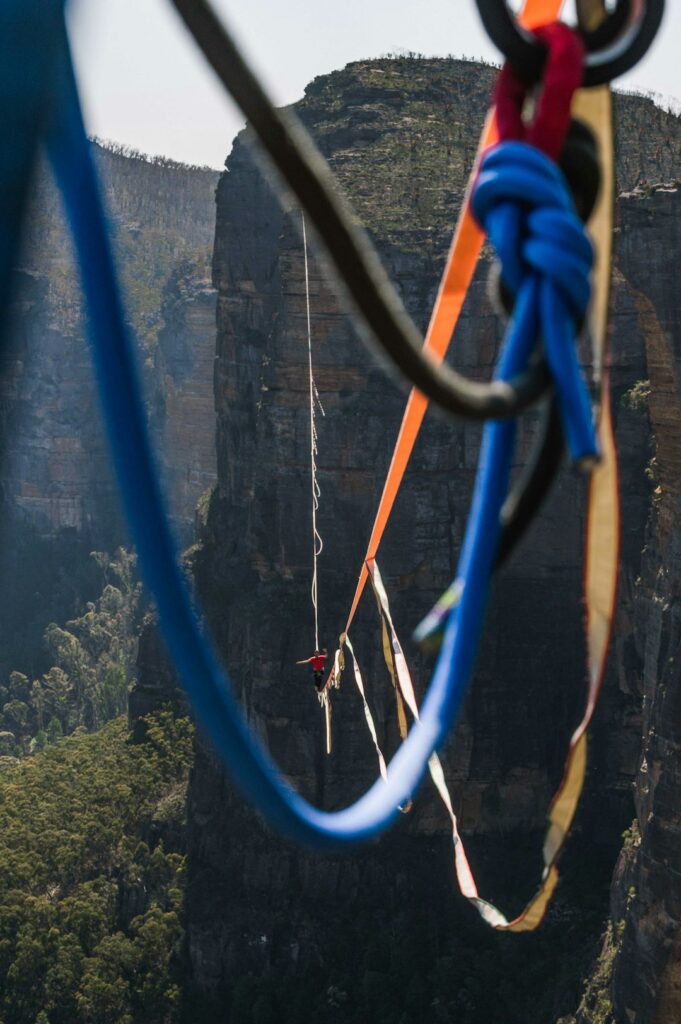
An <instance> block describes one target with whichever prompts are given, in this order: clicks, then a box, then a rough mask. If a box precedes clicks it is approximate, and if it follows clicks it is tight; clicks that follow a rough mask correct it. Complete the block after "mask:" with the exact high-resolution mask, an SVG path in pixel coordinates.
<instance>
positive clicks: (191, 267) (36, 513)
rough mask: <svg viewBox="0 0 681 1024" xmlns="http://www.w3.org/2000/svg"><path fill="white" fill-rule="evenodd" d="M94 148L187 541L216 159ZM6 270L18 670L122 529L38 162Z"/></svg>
mask: <svg viewBox="0 0 681 1024" xmlns="http://www.w3.org/2000/svg"><path fill="white" fill-rule="evenodd" d="M95 156H96V158H97V161H98V165H99V170H100V173H101V177H102V182H103V186H104V190H105V193H106V199H107V206H108V209H109V211H110V214H111V221H112V232H113V237H114V250H115V254H116V258H117V264H118V269H119V274H120V277H121V280H122V284H123V289H124V293H125V298H126V307H127V311H128V314H129V318H130V325H131V328H132V329H133V331H134V333H135V336H136V339H137V342H138V350H139V353H140V365H141V370H142V374H143V376H144V379H145V382H146V383H147V385H148V387H147V394H148V402H149V407H150V412H151V413H152V414H153V415H152V422H153V426H154V435H155V439H156V442H157V450H158V455H159V461H160V463H161V470H162V475H163V477H164V481H165V484H166V490H167V493H168V494H169V497H170V500H171V504H172V509H173V518H174V521H175V523H176V525H177V527H178V531H179V533H180V536H181V539H182V540H183V541H184V542H187V540H188V538H189V537H190V535H191V533H192V530H193V525H194V508H195V506H196V502H197V500H198V498H199V496H200V495H201V494H202V493H203V492H204V491H205V490H206V488H207V487H209V486H210V484H211V483H212V482H213V480H214V479H215V451H214V430H213V428H212V422H213V418H212V415H211V413H210V411H209V406H210V405H212V397H211V396H212V374H213V357H214V330H215V327H214V323H215V293H214V291H213V290H212V288H211V287H210V282H209V258H210V252H211V247H212V242H213V232H214V216H215V213H214V211H215V203H214V189H215V183H216V180H217V174H216V173H215V172H214V171H211V170H209V169H205V168H204V169H202V168H191V167H184V166H182V165H179V164H174V163H172V162H169V161H156V162H149V161H147V160H145V159H143V158H141V157H139V156H138V155H135V154H133V153H129V152H128V153H126V152H122V151H112V150H111V149H107V148H105V147H102V146H99V145H95ZM17 278H18V289H17V300H16V307H15V330H14V338H13V343H12V345H11V349H10V351H9V354H8V356H7V357H6V360H5V363H4V366H3V368H2V373H1V374H0V415H1V416H2V425H3V448H2V458H1V460H0V494H1V495H2V502H3V504H2V511H3V515H2V536H1V541H2V550H3V554H2V555H0V571H1V573H2V581H3V586H2V593H3V595H4V596H3V597H2V599H0V611H1V614H0V647H1V648H2V651H3V655H2V657H0V666H1V667H2V668H21V669H23V670H25V671H28V670H29V668H30V669H31V670H32V671H33V670H37V669H38V668H39V664H40V657H41V647H40V641H41V636H42V630H43V629H44V627H45V625H46V624H47V622H49V621H50V620H52V619H54V620H56V621H65V620H66V619H67V618H69V617H70V616H71V615H73V614H76V613H77V612H78V609H79V607H81V606H82V602H83V600H84V599H86V598H88V597H91V596H92V595H91V594H90V592H89V590H88V586H87V579H86V577H87V574H88V570H87V562H88V559H89V552H90V551H91V550H92V548H93V547H99V548H105V549H107V550H109V551H113V550H114V548H115V547H116V545H117V544H120V543H121V542H124V540H125V534H124V529H123V525H122V522H121V519H120V515H119V510H118V500H117V496H116V487H115V485H114V482H113V478H112V473H111V469H110V466H109V456H108V448H107V443H106V440H105V438H104V436H103V432H102V427H101V423H100V416H99V407H98V399H97V396H96V393H95V389H94V382H93V377H92V370H91V359H90V352H89V346H88V343H87V340H86V323H85V317H84V312H83V308H82V303H81V299H80V283H79V280H78V274H77V270H76V267H75V266H74V262H73V258H72V253H71V245H70V240H69V235H68V230H67V227H66V224H65V222H64V220H63V217H62V214H61V208H60V202H59V198H58V195H57V193H56V191H55V189H54V187H53V186H52V183H51V180H50V178H49V177H48V174H47V171H46V169H44V168H43V169H41V171H40V173H39V175H38V177H37V180H36V183H35V187H34V194H33V211H32V216H31V219H30V221H29V224H28V226H27V231H26V236H25V239H24V246H23V252H22V257H21V268H20V270H19V271H18V272H17ZM180 398H182V399H183V400H182V401H180ZM204 413H205V415H204ZM178 437H181V438H182V440H181V442H179V441H178ZM38 550H39V552H40V554H39V557H34V556H33V555H32V554H31V552H33V551H38ZM63 564H67V565H68V566H69V569H68V572H66V573H65V572H64V571H63V568H60V567H61V566H63ZM65 578H68V579H69V583H68V585H64V579H65ZM28 623H30V628H28V625H27V624H28ZM27 630H28V631H27ZM12 659H15V660H12ZM16 659H18V660H16ZM29 662H30V664H29Z"/></svg>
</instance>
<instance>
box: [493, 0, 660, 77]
mask: <svg viewBox="0 0 681 1024" xmlns="http://www.w3.org/2000/svg"><path fill="white" fill-rule="evenodd" d="M476 3H477V7H478V11H479V13H480V17H481V19H482V23H483V25H484V27H485V30H486V32H487V34H488V35H489V37H490V39H491V40H492V42H493V43H494V45H495V46H496V47H498V49H499V50H501V52H502V53H503V55H504V56H505V58H506V60H508V61H509V63H510V64H511V65H512V66H513V68H514V70H515V71H516V73H517V74H519V75H521V76H522V77H523V79H526V80H529V81H537V80H538V79H539V78H541V74H542V71H543V68H544V62H545V60H546V47H545V46H544V45H543V44H541V43H539V42H538V41H537V40H536V39H535V37H534V36H533V35H532V33H531V32H529V31H527V30H526V29H524V28H523V27H522V26H521V25H519V24H518V22H517V20H516V18H515V15H514V14H513V13H512V12H511V11H510V10H509V8H508V4H507V3H506V0H476ZM623 4H624V5H625V13H626V17H624V18H623V17H622V10H621V8H622V5H623ZM663 13H664V0H618V4H617V7H616V8H615V10H614V11H612V12H611V13H610V14H609V15H608V17H607V18H606V20H605V21H604V22H603V24H602V25H601V26H600V27H599V28H598V29H596V31H595V32H592V33H586V34H584V36H583V39H584V43H585V46H586V49H587V54H586V62H585V68H584V82H583V83H582V84H583V85H585V86H594V85H603V84H604V83H605V82H610V81H612V79H613V78H617V77H618V76H619V75H623V74H624V73H625V72H626V71H629V69H630V68H632V67H633V66H634V65H635V64H637V63H638V61H639V60H640V59H641V57H642V56H643V55H644V53H645V52H646V51H647V50H648V47H649V46H650V44H651V43H652V41H653V39H654V38H655V36H656V34H657V30H658V28H659V27H660V22H661V21H662V15H663Z"/></svg>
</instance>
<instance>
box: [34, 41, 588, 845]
mask: <svg viewBox="0 0 681 1024" xmlns="http://www.w3.org/2000/svg"><path fill="white" fill-rule="evenodd" d="M63 55H64V60H63V64H62V67H61V68H60V97H61V103H60V104H59V107H58V109H57V110H56V112H55V116H54V120H53V121H52V123H51V125H50V129H49V132H48V138H47V144H48V151H49V156H50V159H51V162H52V166H53V169H54V172H55V175H56V178H57V181H58V184H59V187H60V189H61V191H62V193H63V196H64V199H65V203H66V208H67V213H68V217H69V220H70V223H71V228H72V232H73V236H74V240H75V244H76V249H77V253H78V259H79V263H80V270H81V275H82V281H83V287H84V291H85V295H86V300H87V305H88V310H89V314H90V332H91V337H92V344H93V353H94V362H95V371H96V375H97V379H98V383H99V390H100V395H101V400H102V405H103V411H104V419H105V423H106V427H107V431H108V436H109V442H110V445H111V449H112V454H113V461H114V466H115V469H116V473H117V475H118V480H119V485H120V489H121V495H122V500H123V505H124V508H125V511H126V515H127V518H128V522H129V526H130V530H131V534H132V538H133V540H134V543H135V545H136V547H137V551H138V554H139V559H140V566H141V568H142V573H143V576H144V579H145V582H146V584H147V586H148V588H149V590H150V591H151V593H152V594H153V596H154V598H155V601H156V605H157V609H158V617H159V623H160V626H161V629H162V631H163V635H164V637H165V640H166V643H167V646H168V649H169V651H170V653H171V655H172V658H173V659H174V661H175V664H176V667H177V669H178V671H179V674H180V677H181V679H182V681H183V684H184V687H185V689H186V691H187V694H188V696H189V698H190V700H191V703H192V705H193V706H194V709H195V711H196V714H197V717H198V719H199V722H200V723H201V724H202V725H203V727H204V729H205V731H206V733H207V734H208V736H209V737H210V739H211V741H212V743H213V745H214V747H215V749H216V751H217V752H218V754H219V755H220V757H221V758H222V760H223V762H224V763H225V765H226V766H227V768H228V769H229V771H230V772H231V774H232V777H233V779H234V781H235V783H236V784H237V785H238V787H239V788H240V790H241V791H242V793H243V794H244V795H245V796H246V797H247V798H248V799H249V800H250V801H252V802H253V803H254V804H255V805H256V807H257V808H258V809H259V810H260V811H261V812H262V813H263V814H264V816H265V817H266V818H267V820H268V821H269V822H270V823H271V824H272V825H273V826H275V827H276V828H278V829H279V830H280V831H282V832H283V833H284V834H285V835H287V836H289V837H290V838H292V839H294V840H296V841H299V842H302V843H305V844H307V845H309V846H311V847H316V848H333V847H340V846H346V845H349V844H354V843H357V842H359V841H361V840H365V839H367V838H369V837H371V836H374V835H376V834H378V833H380V832H381V831H383V830H384V829H385V828H386V827H387V826H388V825H389V823H390V822H391V821H393V820H394V819H395V818H396V817H397V815H398V813H399V812H398V807H399V806H400V805H404V804H405V803H406V802H407V801H408V800H409V799H410V798H411V796H412V795H413V793H414V791H415V789H416V788H417V786H418V785H419V783H420V781H421V779H422V777H423V774H424V772H425V769H426V765H427V761H428V758H429V757H430V754H431V753H432V751H433V750H435V749H437V748H438V747H440V746H441V745H442V744H443V743H444V741H445V739H446V737H447V735H448V734H449V732H450V730H451V728H452V726H453V725H454V723H455V720H456V717H457V715H458V712H459V709H460V706H461V702H462V700H463V697H464V694H465V691H466V687H467V683H468V679H469V677H470V673H471V670H472V667H473V663H474V659H475V654H476V650H477V646H478V640H479V636H480V632H481V629H482V620H483V615H484V610H485V604H486V599H487V591H488V582H489V578H490V575H491V571H492V566H493V561H494V554H495V549H496V544H497V539H498V533H499V513H500V510H501V506H502V504H503V502H504V500H505V498H506V494H507V491H508V481H509V474H510V466H511V457H512V451H513V442H514V438H515V425H514V424H513V423H512V422H503V423H495V424H491V425H488V426H487V427H486V429H485V432H484V438H483V445H482V451H481V457H480V468H479V471H478V476H477V480H476V485H475V493H474V497H473V508H472V513H471V518H470V521H469V526H468V529H467V532H466V537H465V540H464V545H463V549H462V553H461V559H460V565H459V577H460V578H461V580H463V582H464V586H463V594H462V598H461V602H460V604H459V606H458V607H457V608H456V609H455V610H454V611H453V613H452V614H451V616H450V618H449V621H448V623H447V627H446V630H445V637H444V642H443V646H442V650H441V653H440V657H439V659H438V662H437V665H436V668H435V673H434V675H433V679H432V681H431V684H430V686H429V689H428V692H427V694H426V697H425V700H424V702H423V706H422V709H421V720H420V722H419V723H416V724H414V726H413V727H412V729H411V731H410V733H409V736H408V737H407V740H406V741H405V742H404V744H403V745H402V746H401V747H400V749H399V750H398V752H397V753H396V755H395V757H394V758H393V760H392V762H391V764H390V766H389V769H388V779H387V782H383V781H382V780H380V779H379V780H377V782H376V783H375V784H374V785H373V786H372V787H371V788H370V789H369V790H368V792H367V793H366V794H365V795H364V796H363V797H361V798H360V799H359V800H358V801H357V802H356V803H355V804H353V805H352V806H350V807H348V808H346V809H345V810H342V811H338V812H335V813H326V812H323V811H320V810H318V809H317V808H315V807H313V806H312V805H311V804H309V803H307V802H306V801H305V800H304V799H303V798H302V797H301V796H300V795H299V794H298V793H296V792H295V791H294V790H293V789H291V787H290V786H288V785H287V783H286V782H285V781H284V780H283V779H282V777H281V775H280V774H279V772H278V771H277V769H276V767H275V766H274V764H273V763H272V761H271V760H270V758H269V757H268V755H267V754H266V753H265V751H264V750H263V749H262V747H261V746H260V744H259V743H258V741H257V739H256V738H255V737H254V736H253V735H252V733H251V732H250V730H249V728H248V726H247V725H246V723H245V721H244V719H243V718H242V716H241V714H240V711H239V709H238V707H237V704H236V702H235V700H234V697H233V696H232V692H231V688H230V685H229V680H228V678H227V676H226V675H225V674H224V673H223V672H222V671H221V669H220V667H219V665H218V661H217V658H216V655H215V653H214V651H213V648H212V646H211V645H210V644H209V643H208V641H207V640H206V638H205V637H204V636H203V635H202V632H201V629H200V626H199V623H198V621H197V619H196V617H195V615H194V612H193V610H192V607H191V601H190V597H189V594H188V591H187V587H186V584H185V582H184V580H183V578H182V574H181V573H180V571H179V569H178V567H177V562H176V552H175V548H174V544H173V540H172V537H171V533H170V529H169V527H168V523H167V519H166V517H165V512H164V507H163V502H162V498H161V494H160V490H159V487H158V483H157V476H156V473H155V467H154V464H153V459H152V455H151V450H150V446H149V440H148V436H147V429H146V422H145V415H144V411H143V404H142V400H141V392H140V387H139V382H138V380H137V373H136V368H135V360H134V353H133V349H132V346H131V342H130V338H129V336H128V332H127V329H126V326H125V321H124V316H123V309H122V304H121V300H120V295H119V291H118V287H117V283H116V277H115V272H114V267H113V262H112V257H111V251H110V245H109V239H108V234H107V230H106V220H105V216H104V211H103V207H102V203H101V199H100V196H99V190H98V185H97V178H96V173H95V169H94V166H93V162H92V157H91V153H90V148H89V144H88V142H87V139H86V136H85V131H84V127H83V122H82V116H81V112H80V107H79V102H78V95H77V89H76V83H75V79H74V76H73V70H72V65H71V60H70V55H69V51H68V44H67V42H66V38H64V41H63ZM548 191H549V192H550V189H549V190H548ZM495 216H496V217H497V219H503V217H504V216H509V215H507V214H504V213H503V204H502V207H501V208H500V212H499V213H498V215H495ZM492 219H494V217H493V218H492ZM538 237H539V244H545V242H544V241H543V235H542V234H541V232H539V236H538ZM526 248H527V247H526ZM524 258H528V257H527V255H526V253H525V252H524ZM542 287H543V285H542V286H539V285H536V284H535V283H534V280H533V281H532V282H531V283H530V285H528V286H525V285H524V284H523V285H522V287H520V289H519V292H518V300H517V304H516V312H515V316H514V318H513V321H512V323H511V325H510V328H509V331H508V332H507V336H506V339H505V343H504V348H503V352H502V356H501V360H500V363H499V367H498V371H497V374H496V376H497V379H498V380H506V379H508V378H510V377H512V376H514V375H515V374H517V373H518V372H520V371H521V370H523V369H524V368H525V366H526V365H527V362H528V360H529V358H530V356H531V353H532V351H533V349H534V347H535V342H536V338H537V334H538V331H539V326H540V313H541V314H542V315H543V309H540V305H541V303H539V304H538V303H537V289H538V288H539V291H540V294H543V293H542V291H541V289H542ZM570 294H572V293H570ZM551 301H552V309H553V308H555V309H559V306H558V303H557V302H556V301H555V298H552V300H551ZM562 301H563V305H564V306H565V305H566V304H567V305H569V304H570V298H569V297H568V298H565V296H563V299H562ZM570 308H572V306H570ZM560 341H562V335H561V336H560V338H558V340H557V341H556V344H558V343H559V342H560ZM555 365H556V367H557V368H558V372H560V373H563V371H564V368H565V366H567V367H568V370H567V371H565V372H566V373H568V372H569V360H566V359H565V358H564V356H563V357H561V360H558V359H556V360H555ZM553 366H554V363H553V362H552V367H553ZM554 372H557V371H556V370H555V369H554ZM557 386H559V387H560V390H561V395H562V394H563V390H562V378H561V379H560V380H559V381H558V385H557ZM572 401H573V396H572V391H571V389H570V387H566V390H565V409H566V417H567V419H569V420H570V422H572V421H573V418H574V419H577V418H578V417H576V416H573V412H574V410H573V409H572V406H571V404H570V403H571V402H572Z"/></svg>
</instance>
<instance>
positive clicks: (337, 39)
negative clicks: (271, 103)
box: [70, 0, 681, 167]
mask: <svg viewBox="0 0 681 1024" xmlns="http://www.w3.org/2000/svg"><path fill="white" fill-rule="evenodd" d="M214 3H215V7H216V9H217V10H218V11H219V12H220V14H221V15H222V16H223V17H224V18H225V20H226V22H227V24H228V25H229V27H230V30H231V31H232V32H233V33H234V34H235V35H236V38H237V39H238V41H239V42H240V43H241V45H242V46H243V47H244V49H245V51H246V54H247V55H248V57H249V58H250V60H251V61H252V62H253V64H254V66H255V68H256V70H257V71H258V72H259V73H260V74H261V75H262V77H263V79H264V81H265V83H266V86H267V88H268V89H269V91H270V94H271V95H272V96H273V98H274V99H275V100H276V101H277V102H278V103H281V104H284V103H291V102H293V101H294V100H297V99H299V98H300V97H301V96H302V94H303V90H304V88H305V85H306V84H307V83H308V82H309V81H310V80H311V79H312V78H314V77H315V76H316V75H321V74H325V73H327V72H329V71H333V70H335V69H337V68H341V67H343V66H344V65H345V64H347V63H348V62H349V61H352V60H359V59H364V58H367V57H378V56H380V55H382V54H386V53H389V52H395V51H400V50H415V51H417V52H420V53H424V54H426V55H427V56H443V55H446V54H448V53H451V54H454V55H455V56H460V55H465V56H467V57H484V58H486V59H488V60H494V61H497V60H499V55H498V54H497V53H496V51H495V50H494V48H493V47H492V45H491V44H490V43H489V42H488V41H487V38H486V36H485V35H484V32H483V30H482V28H481V26H480V24H479V20H478V15H477V10H476V7H475V3H474V0H420V2H419V0H336V2H331V0H285V2H281V0H248V2H244V0H214ZM70 25H71V36H72V42H73V47H74V51H75V57H76V62H77V69H78V74H79V80H80V85H81V93H82V96H83V103H84V107H85V116H86V121H87V126H88V131H89V132H90V134H92V135H97V136H100V137H102V138H106V139H112V140H114V141H116V142H123V143H128V144H129V145H132V146H134V147H135V148H137V149H139V150H142V151H143V152H145V153H152V154H163V155H165V156H171V157H174V158H175V159H176V160H182V161H185V162H187V163H196V164H209V165H210V166H212V167H221V166H222V165H223V163H224V160H225V158H226V156H227V154H228V152H229V150H230V147H231V142H232V139H233V137H234V135H235V134H236V133H237V132H238V131H239V130H240V128H241V127H242V126H243V118H242V116H241V114H240V112H239V111H238V110H237V109H236V108H235V107H234V105H233V104H232V103H231V101H229V100H228V99H227V98H226V97H225V95H224V93H223V91H222V87H221V86H220V85H219V83H218V82H217V80H216V79H215V78H214V76H213V74H212V72H211V71H210V69H209V68H207V67H206V65H205V64H204V62H203V59H202V57H201V55H200V54H199V52H198V50H197V49H196V46H195V44H194V42H193V41H192V39H191V38H190V37H189V36H188V35H187V34H186V32H185V30H184V28H183V26H182V25H181V23H180V21H179V19H178V16H177V15H176V13H175V11H174V8H173V7H172V5H171V3H170V2H169V0H106V2H102V0H71V11H70ZM680 38H681V0H667V11H666V16H665V20H664V22H663V25H662V28H661V30H660V33H659V35H658V38H657V40H656V41H655V43H654V45H653V47H652V48H651V50H650V51H649V54H648V55H647V57H646V58H645V60H643V61H642V62H641V63H640V64H639V65H638V67H637V68H636V69H635V70H634V71H633V72H630V73H629V74H628V75H627V76H625V77H624V78H622V79H619V80H618V84H619V85H621V86H622V87H624V88H630V89H641V90H652V91H654V92H657V93H661V94H662V95H663V96H665V97H670V98H673V99H676V100H677V101H678V99H679V98H681V76H680V74H679V57H678V40H679V39H680Z"/></svg>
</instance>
